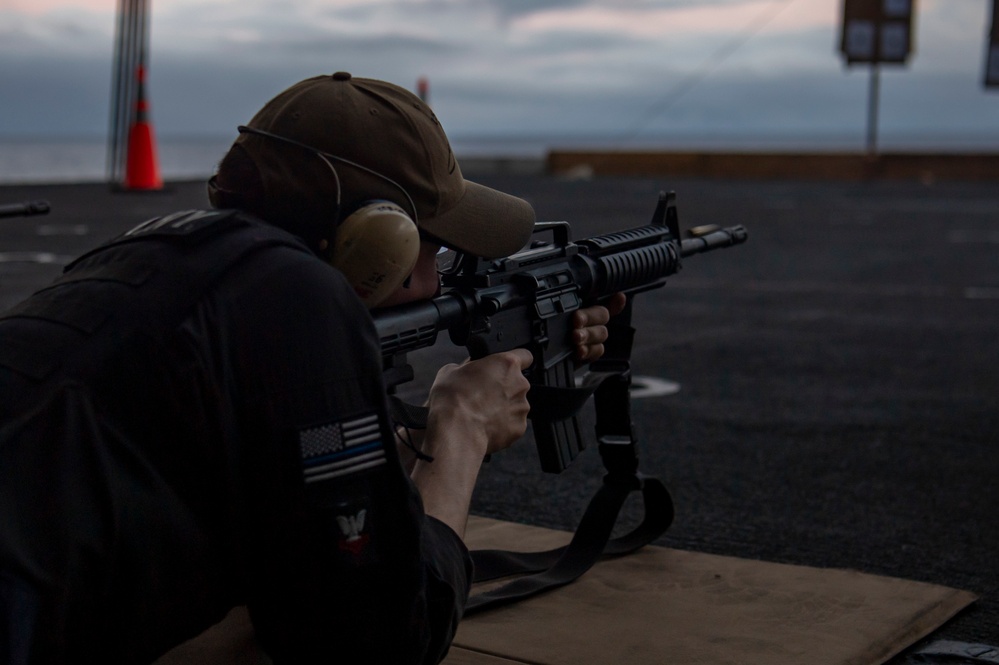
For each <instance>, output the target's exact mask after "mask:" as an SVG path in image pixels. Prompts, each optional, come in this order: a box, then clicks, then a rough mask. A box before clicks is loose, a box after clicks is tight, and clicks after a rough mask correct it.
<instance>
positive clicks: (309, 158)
mask: <svg viewBox="0 0 999 665" xmlns="http://www.w3.org/2000/svg"><path fill="white" fill-rule="evenodd" d="M248 127H249V130H248V131H244V132H243V133H241V134H240V136H239V138H237V140H236V144H237V145H241V147H242V149H243V150H245V152H246V154H247V155H248V156H249V157H250V158H251V159H252V160H253V162H254V163H255V164H256V166H257V169H258V171H259V174H260V177H261V185H262V188H263V191H262V192H260V194H261V195H262V196H263V197H265V198H270V197H273V198H274V199H277V200H285V201H287V200H296V201H298V202H304V203H305V205H306V207H310V208H312V209H315V210H317V211H318V210H324V209H327V210H328V209H330V206H331V200H332V199H333V198H335V197H336V196H337V194H341V195H342V201H341V208H342V209H345V210H346V212H349V211H350V209H351V208H352V207H356V206H358V205H360V204H362V203H364V202H365V201H367V200H370V199H376V198H381V199H388V200H391V201H394V202H395V203H397V204H398V205H400V206H401V207H402V208H403V209H404V210H406V211H407V212H408V213H410V214H413V212H414V209H415V214H416V217H417V224H418V226H419V228H420V229H422V230H423V231H425V232H426V233H429V234H430V235H431V236H433V237H434V238H437V239H439V240H440V241H442V242H443V244H445V245H446V246H448V247H451V248H452V249H458V250H462V251H465V252H469V253H471V254H474V255H476V256H481V257H484V258H500V257H504V256H508V255H510V254H513V253H515V252H516V251H518V250H519V249H521V248H522V247H524V245H525V244H526V243H527V241H528V240H529V238H530V235H531V231H532V229H533V228H534V221H535V215H534V209H533V208H532V207H531V205H530V204H529V203H528V202H527V201H525V200H523V199H521V198H518V197H516V196H511V195H510V194H505V193H503V192H500V191H497V190H495V189H491V188H489V187H485V186H483V185H479V184H476V183H474V182H470V181H468V180H465V179H464V177H463V176H462V174H461V169H460V168H459V167H458V162H457V160H456V159H455V156H454V153H453V152H452V151H451V145H450V144H449V143H448V140H447V136H446V135H445V134H444V130H443V128H442V127H441V125H440V123H439V122H438V120H437V118H436V116H435V115H434V113H433V111H431V110H430V107H429V106H427V105H426V104H425V103H424V102H423V101H422V100H421V99H420V98H419V97H417V96H416V95H414V94H413V93H411V92H409V91H408V90H406V89H404V88H401V87H399V86H396V85H393V84H391V83H387V82H385V81H378V80H374V79H365V78H356V77H353V76H351V75H350V74H349V73H347V72H337V73H335V74H333V75H324V76H315V77H312V78H309V79H306V80H304V81H300V82H299V83H296V84H295V85H293V86H291V87H290V88H288V89H287V90H285V91H284V92H282V93H280V94H278V95H277V96H276V97H274V98H273V99H272V100H270V101H269V102H267V104H266V105H265V106H264V107H263V108H262V109H261V110H260V111H259V112H258V113H257V114H256V115H255V116H254V117H253V119H252V120H251V121H250V122H249V124H248ZM254 130H257V131H256V132H254ZM257 132H265V133H267V134H271V135H273V136H266V135H262V134H261V133H257ZM275 137H281V138H284V139H286V141H278V140H275ZM288 141H293V142H296V143H298V144H301V145H303V146H308V147H310V148H312V149H313V150H315V151H318V152H322V153H327V154H328V155H331V156H333V157H335V158H339V159H340V160H348V161H347V163H343V162H338V161H336V160H329V162H330V164H332V165H333V166H334V168H335V173H331V172H330V168H329V164H326V163H324V162H323V160H322V159H321V158H319V157H317V156H315V155H310V154H308V153H307V152H303V151H302V150H301V146H298V147H296V146H294V145H290V144H289V143H288ZM351 162H353V163H354V164H356V165H360V166H362V167H363V168H355V167H354V166H352V165H351V164H350V163H351ZM372 172H374V174H377V175H373V174H372ZM402 191H404V192H405V194H403V193H402Z"/></svg>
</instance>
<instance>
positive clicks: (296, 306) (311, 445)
mask: <svg viewBox="0 0 999 665" xmlns="http://www.w3.org/2000/svg"><path fill="white" fill-rule="evenodd" d="M200 317H201V320H200V321H198V320H195V321H192V325H195V326H201V327H202V328H204V329H209V328H213V329H214V330H215V331H216V332H215V339H216V341H215V347H216V348H214V349H211V350H210V351H209V354H210V355H217V358H215V359H214V362H215V364H216V365H217V366H218V367H219V371H220V372H222V373H223V374H225V375H226V377H227V378H226V381H225V382H224V385H225V386H226V390H227V391H230V393H231V396H232V401H233V403H235V404H237V405H238V406H237V407H236V408H235V409H234V412H233V413H232V415H231V422H229V423H225V422H223V423H221V424H220V428H221V429H222V431H223V432H228V434H227V435H226V436H225V437H224V438H225V439H226V440H227V444H226V447H227V449H226V452H225V454H226V456H227V459H228V460H229V462H228V464H227V468H228V469H229V476H230V477H229V479H228V481H227V482H229V483H230V484H231V486H232V492H231V494H232V495H233V496H235V497H238V500H236V501H235V502H234V506H233V509H232V511H231V513H232V521H233V524H231V525H230V528H232V529H233V530H234V533H235V534H236V536H235V539H236V540H237V541H238V542H239V543H240V545H239V549H240V550H241V551H240V553H239V555H238V556H237V559H238V565H239V566H240V567H241V568H242V573H241V575H242V578H243V580H244V582H243V584H244V585H245V588H247V589H248V590H249V591H248V594H247V599H246V601H247V604H248V605H249V607H250V612H251V616H252V618H253V621H254V626H255V628H256V631H257V634H258V639H259V640H260V642H261V644H262V646H263V647H264V648H265V650H267V651H268V652H269V654H270V655H271V656H272V657H273V658H274V659H275V661H277V662H295V663H303V662H313V661H319V660H323V661H331V660H333V661H335V660H336V659H340V661H338V662H377V663H382V662H384V663H400V664H401V663H436V662H438V661H439V660H441V659H442V658H443V657H444V655H445V654H446V652H447V648H448V646H449V645H450V642H451V639H452V637H453V635H454V631H455V629H456V627H457V623H458V621H459V619H460V617H461V613H462V610H463V607H464V603H465V601H466V599H467V596H468V589H469V579H470V572H471V560H470V557H469V555H468V551H467V549H466V548H465V546H464V544H463V543H462V542H461V540H460V539H459V538H458V537H457V535H456V534H455V533H454V532H453V531H452V530H451V529H449V528H448V527H447V526H445V525H444V524H442V523H440V522H438V521H437V520H435V519H433V518H430V517H428V516H426V515H425V514H424V512H423V509H422V505H421V503H420V499H419V495H418V493H417V492H416V490H415V488H414V487H413V485H412V483H411V482H410V480H409V478H408V476H407V475H406V473H405V471H404V469H403V468H402V465H401V463H400V461H399V458H398V455H397V453H396V447H395V439H394V437H395V434H394V428H393V426H392V423H391V422H390V419H389V416H388V409H387V406H386V399H385V392H384V386H383V384H382V380H381V368H380V355H379V348H378V341H377V339H376V337H375V332H374V326H373V324H372V322H371V319H370V317H369V315H368V313H367V311H366V310H365V309H364V307H363V305H362V304H361V303H360V301H359V300H358V299H357V298H356V297H355V296H354V295H353V292H352V291H351V290H350V289H349V287H348V286H347V285H346V283H345V281H344V280H343V277H342V275H340V273H338V272H337V271H335V270H333V269H332V268H330V267H329V266H327V265H325V264H323V263H322V262H320V261H318V260H316V259H314V258H313V257H310V256H307V255H304V254H302V253H300V252H296V251H294V250H288V249H276V250H270V251H267V252H261V253H260V254H258V255H256V256H254V257H251V258H250V259H249V260H248V261H246V263H245V264H244V265H242V266H241V268H240V270H238V271H235V272H234V273H233V274H231V275H229V276H228V277H227V278H226V281H225V282H224V283H223V284H222V286H221V288H220V289H219V290H218V292H217V293H216V294H215V295H214V296H213V297H212V298H211V299H209V300H208V301H206V303H205V304H204V307H203V308H202V313H201V315H200Z"/></svg>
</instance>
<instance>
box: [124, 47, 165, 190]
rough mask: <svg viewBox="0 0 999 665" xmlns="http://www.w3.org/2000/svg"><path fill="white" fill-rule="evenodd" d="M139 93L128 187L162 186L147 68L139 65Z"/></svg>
mask: <svg viewBox="0 0 999 665" xmlns="http://www.w3.org/2000/svg"><path fill="white" fill-rule="evenodd" d="M138 79H139V86H138V87H139V95H138V99H136V101H135V119H134V121H133V122H132V126H131V128H130V129H129V132H128V156H127V158H126V161H125V189H162V188H163V179H162V178H160V167H159V163H158V162H157V160H156V139H155V137H154V136H153V126H152V124H151V123H150V122H149V103H148V102H147V101H146V70H145V68H144V67H143V66H142V65H139V69H138Z"/></svg>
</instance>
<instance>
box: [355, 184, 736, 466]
mask: <svg viewBox="0 0 999 665" xmlns="http://www.w3.org/2000/svg"><path fill="white" fill-rule="evenodd" d="M675 198H676V197H675V194H674V193H672V192H670V193H668V194H667V193H664V192H661V193H660V194H659V201H658V204H657V205H656V209H655V212H654V213H653V216H652V221H651V222H650V223H649V224H648V225H646V226H640V227H637V228H633V229H629V230H626V231H619V232H615V233H610V234H607V235H601V236H596V237H592V238H587V239H585V240H579V241H576V242H572V241H571V239H570V227H569V224H568V223H567V222H543V223H540V224H537V225H536V226H535V231H534V237H533V240H532V241H531V242H530V243H529V244H528V246H527V247H526V248H525V249H523V250H522V251H520V252H519V253H517V254H514V255H513V256H510V257H508V258H504V259H500V260H484V259H479V258H476V257H472V256H467V255H466V256H461V257H459V259H458V260H457V261H456V262H455V267H453V268H452V269H451V270H449V271H447V272H445V273H444V274H442V275H441V283H442V287H443V295H441V296H438V297H436V298H434V299H432V300H429V301H423V302H419V303H413V304H406V305H400V306H397V307H392V308H386V309H383V310H375V311H374V312H373V318H374V321H375V327H376V329H377V331H378V335H379V338H380V341H381V350H382V361H383V369H384V379H385V383H386V386H387V388H388V389H389V392H390V393H394V391H395V389H396V387H397V386H399V385H401V384H403V383H406V382H408V381H411V380H412V379H413V378H414V374H413V369H412V367H411V366H410V365H409V363H408V360H407V354H408V353H409V352H411V351H415V350H417V349H420V348H424V347H429V346H432V345H434V344H435V343H436V341H437V336H438V333H440V332H441V331H443V330H447V331H448V332H449V334H450V337H451V341H452V342H453V343H454V344H457V345H460V346H465V347H466V348H467V349H468V352H469V355H470V357H471V358H473V359H475V358H481V357H484V356H486V355H489V354H492V353H497V352H500V351H508V350H510V349H514V348H518V347H523V348H526V349H529V350H530V351H531V353H532V354H533V356H534V363H533V365H532V367H531V369H530V370H528V378H529V379H530V380H531V383H532V386H531V391H530V392H529V393H528V398H529V400H530V402H531V420H532V424H533V430H534V437H535V443H536V445H537V449H538V456H539V458H540V461H541V468H542V470H544V471H546V472H549V473H560V472H561V471H563V470H564V469H565V468H566V467H568V466H569V464H570V463H571V462H572V461H573V460H574V459H575V458H576V456H577V455H578V454H579V452H580V451H582V450H583V449H584V447H585V443H584V439H583V437H582V436H581V434H580V431H579V425H578V422H577V420H576V416H575V414H576V412H577V411H578V410H579V408H580V407H581V406H582V405H583V403H584V402H585V401H586V399H587V398H588V397H589V395H590V394H592V393H593V392H594V391H596V390H597V385H598V384H599V382H600V381H602V380H604V379H606V378H608V374H614V373H621V372H622V371H623V370H624V368H623V366H622V362H626V361H627V360H628V356H629V355H630V333H627V332H626V331H624V332H623V333H621V334H626V335H628V337H629V339H628V341H627V344H628V347H629V348H628V349H627V350H624V349H618V347H620V346H621V342H619V341H618V340H617V339H615V334H614V332H615V330H618V331H622V329H623V328H624V327H626V326H627V324H628V322H629V320H630V314H631V312H630V307H631V303H632V296H633V295H634V294H637V293H641V292H643V291H648V290H651V289H657V288H660V287H662V286H663V285H664V284H665V283H666V279H667V278H668V277H669V276H671V275H673V274H675V273H677V272H678V271H679V270H680V269H681V267H682V259H683V258H686V257H688V256H691V255H693V254H697V253H700V252H707V251H711V250H714V249H718V248H722V247H729V246H732V245H736V244H740V243H743V242H745V241H746V239H747V237H748V236H747V232H746V229H745V228H743V227H742V226H734V227H730V228H719V227H716V226H711V227H698V228H697V229H696V230H695V231H694V233H693V236H694V237H690V238H687V239H682V240H681V238H680V230H679V221H678V218H677V213H676V205H675ZM546 236H550V239H548V240H546V239H544V238H545V237H546ZM618 292H622V293H625V294H628V296H629V297H628V306H627V308H626V310H625V312H623V313H622V314H621V315H619V316H617V317H615V318H614V320H613V321H612V324H613V325H612V326H611V328H610V331H611V339H609V340H608V344H606V345H605V348H607V350H608V353H605V356H604V358H603V359H601V360H600V361H597V362H595V363H591V366H590V369H591V373H590V374H589V375H588V376H587V377H585V378H584V385H582V386H576V385H575V371H576V369H577V368H576V362H575V360H574V359H573V352H574V346H573V344H572V342H571V339H570V336H571V334H572V331H573V325H572V313H573V312H574V311H575V310H577V309H580V308H581V307H586V306H589V305H592V304H595V303H600V302H601V301H604V300H606V299H608V298H609V297H610V296H612V295H614V294H615V293H618ZM615 350H617V352H616V353H615ZM622 355H623V356H624V357H621V356H622ZM395 407H396V410H397V413H399V414H401V418H402V420H403V421H404V422H405V421H406V420H409V421H410V422H412V421H414V420H415V421H416V424H417V425H419V420H420V412H419V410H418V409H413V408H412V407H411V406H409V405H400V404H398V403H395ZM414 414H415V416H414Z"/></svg>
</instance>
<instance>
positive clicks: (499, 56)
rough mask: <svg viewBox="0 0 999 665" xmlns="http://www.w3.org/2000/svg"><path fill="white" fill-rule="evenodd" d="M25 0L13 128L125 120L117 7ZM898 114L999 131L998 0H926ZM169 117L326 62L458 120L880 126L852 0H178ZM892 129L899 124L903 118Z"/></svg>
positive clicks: (158, 87) (162, 41) (157, 30)
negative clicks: (117, 110) (396, 87)
mask: <svg viewBox="0 0 999 665" xmlns="http://www.w3.org/2000/svg"><path fill="white" fill-rule="evenodd" d="M26 1H27V0H5V2H6V4H5V5H4V9H3V10H0V26H2V27H0V89H3V90H16V91H17V94H16V95H13V96H10V95H5V96H4V99H3V102H2V103H3V109H2V111H3V112H2V113H0V135H2V134H12V133H13V134H17V133H31V132H35V133H46V132H58V133H62V134H71V133H74V132H76V133H94V134H99V133H101V132H103V131H105V130H106V125H107V108H108V97H109V87H110V77H111V60H112V44H113V34H114V16H113V9H112V8H110V5H111V4H112V3H110V2H108V1H107V0H105V1H104V2H101V3H100V4H98V3H96V2H95V1H93V0H90V1H89V2H83V0H77V2H75V3H74V4H71V0H59V1H58V2H57V0H45V1H44V2H43V0H31V1H32V5H31V7H33V9H30V11H29V9H26V7H27V6H28V5H27V4H25V3H26ZM918 7H919V10H920V14H919V17H918V19H917V21H916V27H917V35H916V48H917V52H916V55H915V57H914V58H913V61H912V63H911V65H910V66H909V67H908V68H905V69H901V70H886V73H885V75H884V77H883V85H882V95H883V97H882V117H883V126H885V127H886V128H891V127H905V128H908V129H909V130H911V131H924V130H925V131H929V130H932V129H934V128H937V129H939V130H941V131H944V130H954V131H965V130H966V131H976V132H980V133H982V134H983V135H989V136H993V137H996V138H995V140H996V141H999V110H997V109H996V106H997V105H999V95H997V94H994V93H986V92H984V91H982V89H981V87H980V78H981V63H982V60H983V48H984V40H985V30H984V23H985V18H986V16H985V6H984V0H981V1H980V2H977V3H946V2H939V1H938V0H924V1H922V2H920V3H919V5H918ZM152 11H153V14H152V17H151V18H152V21H151V23H152V34H151V40H150V83H149V88H150V99H151V103H152V113H153V119H154V121H155V123H156V127H157V129H158V130H159V132H160V133H161V134H164V135H167V134H174V135H176V134H212V133H215V134H226V135H228V134H229V133H231V132H232V131H234V129H233V128H234V127H235V125H237V124H239V123H242V122H245V121H246V120H248V119H249V117H250V116H252V114H253V113H254V112H255V111H256V109H258V108H259V107H260V106H261V105H262V103H263V102H264V101H266V100H267V99H268V98H269V97H271V96H272V95H274V94H276V93H277V92H279V91H280V90H282V89H283V88H285V87H287V86H288V85H289V84H291V83H293V82H294V81H296V80H299V79H301V78H304V77H306V76H310V75H314V74H320V73H331V72H333V71H337V70H347V71H351V72H352V73H354V74H355V75H358V76H370V77H375V78H383V79H387V80H390V81H393V82H395V83H398V84H400V85H403V86H405V87H410V88H413V87H415V84H416V81H417V79H418V78H420V77H422V76H426V77H428V78H429V80H430V98H431V102H432V104H433V105H434V107H435V110H436V111H437V113H438V115H439V117H440V118H441V120H442V122H443V123H444V125H445V127H447V128H448V131H449V133H450V134H452V135H454V134H466V135H473V134H477V135H483V134H497V135H499V134H511V133H516V132H520V133H554V132H572V133H587V132H590V133H594V134H596V133H605V134H629V135H632V134H638V135H650V136H651V135H653V134H656V133H671V132H672V133H675V132H681V131H686V132H691V133H696V132H700V133H705V134H712V133H715V134H718V133H722V134H724V133H726V132H732V133H735V132H739V131H741V132H743V133H753V132H756V133H760V134H765V133H780V132H781V131H784V132H788V133H797V132H801V133H807V132H810V131H811V132H814V133H816V134H819V133H822V132H828V131H834V130H835V131H842V132H855V131H856V132H861V133H862V131H863V122H864V117H865V106H866V92H867V86H866V70H864V69H863V68H855V69H853V70H847V69H845V68H844V66H843V64H842V61H841V58H840V56H839V55H838V53H837V51H836V49H837V40H838V34H837V31H838V20H839V17H838V13H839V11H840V0H547V1H545V0H542V1H538V2H535V1H533V0H530V1H529V0H364V1H361V0H298V1H297V2H294V3H287V2H285V1H284V0H158V1H157V2H154V3H153V8H152ZM886 131H888V129H886Z"/></svg>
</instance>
